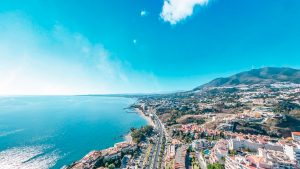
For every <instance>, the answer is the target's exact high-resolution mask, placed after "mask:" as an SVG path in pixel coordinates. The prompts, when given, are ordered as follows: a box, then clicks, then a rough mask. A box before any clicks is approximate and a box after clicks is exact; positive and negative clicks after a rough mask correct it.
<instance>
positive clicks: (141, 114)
mask: <svg viewBox="0 0 300 169" xmlns="http://www.w3.org/2000/svg"><path fill="white" fill-rule="evenodd" d="M134 110H135V111H136V112H137V113H138V114H139V115H140V116H142V118H144V119H145V120H146V121H147V123H148V124H149V125H151V126H153V127H154V126H155V124H154V122H153V120H152V119H151V118H150V117H149V116H146V115H145V114H144V112H143V111H141V110H140V109H137V108H135V109H134Z"/></svg>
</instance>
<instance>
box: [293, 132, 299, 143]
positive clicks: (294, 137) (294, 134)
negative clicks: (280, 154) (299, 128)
mask: <svg viewBox="0 0 300 169" xmlns="http://www.w3.org/2000/svg"><path fill="white" fill-rule="evenodd" d="M292 137H293V140H295V141H299V142H300V132H292Z"/></svg>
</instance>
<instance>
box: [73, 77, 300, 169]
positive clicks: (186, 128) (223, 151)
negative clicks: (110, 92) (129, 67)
mask: <svg viewBox="0 0 300 169" xmlns="http://www.w3.org/2000/svg"><path fill="white" fill-rule="evenodd" d="M299 100H300V85H299V84H294V83H288V82H277V83H273V84H255V85H236V86H225V87H206V88H201V89H194V90H192V91H188V92H181V93H176V94H165V95H150V96H142V97H140V98H139V99H138V101H137V102H136V103H135V104H134V105H132V106H131V108H133V109H135V110H136V111H139V112H141V113H143V115H144V116H146V118H148V119H150V120H152V122H153V124H152V125H153V126H146V128H150V129H149V132H148V134H146V135H145V134H144V135H143V134H139V133H138V134H137V133H136V131H139V130H141V131H142V130H145V129H143V128H142V129H134V130H133V131H132V134H131V136H132V137H133V140H132V142H124V143H119V144H116V145H115V146H114V147H112V148H109V149H106V150H102V151H93V152H91V153H90V154H88V155H87V156H86V157H84V158H83V159H82V160H80V161H79V162H75V163H74V164H73V165H72V167H71V168H73V169H76V168H78V169H79V168H97V167H98V168H101V167H102V168H105V167H106V168H124V169H137V168H145V169H161V168H165V169H187V168H189V169H200V168H201V169H207V168H208V169H222V168H226V169H254V168H263V169H273V168H276V169H277V168H278V169H281V168H283V169H297V168H299V167H300V132H299V124H300V123H299V121H298V119H297V118H298V117H299V116H300V113H299V112H300V111H299V110H300V103H299ZM150 130H151V131H150ZM143 132H144V133H145V131H143ZM141 136H144V137H141ZM112 159H118V160H116V161H112Z"/></svg>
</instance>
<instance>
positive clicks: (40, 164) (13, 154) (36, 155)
mask: <svg viewBox="0 0 300 169" xmlns="http://www.w3.org/2000/svg"><path fill="white" fill-rule="evenodd" d="M51 147H52V146H45V145H44V146H25V147H14V148H10V149H7V150H4V151H2V152H0V166H1V169H48V168H51V167H53V166H54V165H55V164H56V162H57V160H58V159H59V158H60V157H59V151H58V150H50V152H49V148H51Z"/></svg>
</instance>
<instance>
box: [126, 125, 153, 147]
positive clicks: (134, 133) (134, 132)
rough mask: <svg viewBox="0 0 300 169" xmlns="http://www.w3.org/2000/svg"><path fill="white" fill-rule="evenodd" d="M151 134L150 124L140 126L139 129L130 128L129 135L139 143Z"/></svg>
mask: <svg viewBox="0 0 300 169" xmlns="http://www.w3.org/2000/svg"><path fill="white" fill-rule="evenodd" d="M152 134H153V127H152V126H150V125H147V126H144V127H141V128H139V129H136V128H131V137H132V139H133V141H134V142H136V143H140V142H141V141H145V140H146V138H147V137H149V136H151V135H152Z"/></svg>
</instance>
